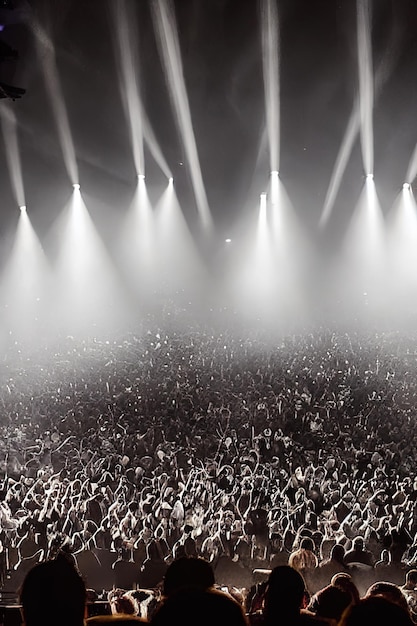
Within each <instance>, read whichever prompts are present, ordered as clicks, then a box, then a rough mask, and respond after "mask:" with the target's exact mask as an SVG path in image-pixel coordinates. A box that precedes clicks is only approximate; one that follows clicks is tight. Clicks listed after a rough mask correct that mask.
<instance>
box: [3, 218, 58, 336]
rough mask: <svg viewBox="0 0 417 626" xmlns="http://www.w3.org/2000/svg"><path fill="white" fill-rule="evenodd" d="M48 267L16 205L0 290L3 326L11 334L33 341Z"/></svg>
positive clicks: (40, 324) (40, 317) (43, 305)
mask: <svg viewBox="0 0 417 626" xmlns="http://www.w3.org/2000/svg"><path fill="white" fill-rule="evenodd" d="M49 278H50V269H49V266H48V263H47V261H46V258H45V254H44V252H43V250H42V247H41V244H40V242H39V239H38V237H37V235H36V233H35V231H34V229H33V226H32V224H31V221H30V219H29V215H28V213H27V211H26V207H25V206H21V207H20V216H19V221H18V225H17V230H16V235H15V239H14V243H13V248H12V251H11V254H10V257H9V260H8V263H7V265H6V267H5V269H4V272H3V275H2V280H1V287H0V292H1V294H2V301H3V303H4V304H5V305H6V309H5V310H6V320H5V323H4V327H5V328H7V329H8V330H10V331H11V333H12V337H13V338H15V339H18V340H24V341H25V342H30V341H31V340H33V341H36V338H37V337H38V333H39V332H40V331H41V329H42V327H43V324H44V313H45V311H46V301H45V296H46V293H47V289H48V286H49Z"/></svg>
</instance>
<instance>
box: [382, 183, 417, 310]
mask: <svg viewBox="0 0 417 626" xmlns="http://www.w3.org/2000/svg"><path fill="white" fill-rule="evenodd" d="M387 231H388V233H387V239H388V248H389V256H388V258H389V269H388V272H387V274H388V281H389V284H390V290H391V293H392V302H393V303H395V308H396V309H397V310H402V311H403V312H405V311H406V312H409V311H413V312H415V311H417V205H416V201H415V198H414V195H413V192H412V189H411V187H410V185H409V184H408V183H404V185H403V188H402V190H401V192H400V194H399V196H398V198H397V200H396V202H395V203H394V206H393V208H392V211H391V212H390V214H389V216H388V218H387Z"/></svg>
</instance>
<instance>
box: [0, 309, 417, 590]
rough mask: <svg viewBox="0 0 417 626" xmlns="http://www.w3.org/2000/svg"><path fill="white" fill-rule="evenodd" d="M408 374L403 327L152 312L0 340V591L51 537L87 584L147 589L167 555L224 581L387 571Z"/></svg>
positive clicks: (408, 413)
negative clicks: (116, 323) (44, 338)
mask: <svg viewBox="0 0 417 626" xmlns="http://www.w3.org/2000/svg"><path fill="white" fill-rule="evenodd" d="M185 326H186V327H185ZM416 374H417V340H416V338H413V337H411V336H410V335H409V334H407V335H404V336H402V335H400V334H399V333H392V334H389V333H379V334H377V333H358V332H350V333H344V332H340V331H339V332H331V331H329V330H327V329H318V330H315V331H314V332H306V333H304V334H297V335H287V336H285V337H284V336H282V337H280V336H275V337H271V336H270V335H269V336H267V335H266V334H265V335H264V334H263V333H262V332H261V331H259V330H258V331H256V332H253V333H246V334H243V333H241V332H239V330H238V329H234V330H233V331H232V330H231V329H230V328H229V329H228V330H225V329H219V328H218V327H217V328H216V329H212V328H210V327H208V326H207V325H204V326H203V325H196V324H191V323H190V324H188V325H183V326H182V327H181V329H180V327H179V326H178V325H176V324H175V321H174V320H172V321H171V322H170V323H169V324H167V323H166V320H165V322H164V324H163V325H162V324H160V325H159V326H155V325H153V324H151V323H149V324H148V327H147V328H145V330H144V329H143V328H142V329H141V330H140V331H139V330H138V331H137V332H136V333H129V334H126V335H125V336H123V337H122V338H117V339H114V338H112V339H108V340H103V339H99V338H95V339H94V338H90V339H88V340H86V339H84V340H78V339H77V338H75V337H71V336H68V337H65V338H62V339H61V341H60V343H59V344H57V343H54V344H53V345H52V344H47V343H45V344H44V345H43V347H42V349H40V348H38V349H37V350H36V351H35V352H31V353H28V352H26V351H24V350H22V349H21V348H20V346H19V344H11V345H10V346H9V348H8V350H7V351H5V352H4V355H3V358H2V361H1V363H0V407H1V409H0V410H1V420H0V424H1V426H0V435H1V436H0V477H1V478H0V480H1V482H0V494H1V498H0V528H1V530H0V577H1V584H2V587H3V589H7V590H12V589H13V588H14V589H17V587H18V585H19V584H20V583H21V581H22V580H23V577H24V575H25V574H26V573H27V571H28V570H29V569H30V567H32V566H33V564H34V563H36V562H39V561H43V560H45V559H47V558H50V557H53V556H54V555H55V554H56V553H57V552H58V551H59V550H62V549H64V550H66V551H67V552H69V553H71V554H73V555H74V557H75V559H76V560H77V563H78V566H79V568H80V569H81V571H83V573H84V574H85V575H86V577H87V581H88V584H89V586H90V587H93V588H95V589H96V590H103V589H109V588H111V587H112V586H114V585H115V586H116V587H123V588H130V587H132V586H139V587H141V588H154V587H156V586H157V585H158V583H159V582H160V581H161V580H162V578H163V576H164V573H165V571H166V568H167V566H168V565H169V563H170V562H171V561H172V560H173V559H174V558H177V557H179V556H184V555H188V556H201V557H204V558H205V559H207V560H208V561H209V562H210V563H211V565H212V567H213V569H214V572H215V575H216V580H217V581H218V582H219V583H221V584H223V585H226V586H230V585H233V586H236V587H246V588H247V587H250V586H251V584H252V583H253V582H254V578H253V574H252V572H253V570H259V571H260V573H259V577H260V579H261V578H262V570H267V571H268V570H270V569H271V568H274V567H275V566H277V565H281V564H286V563H288V562H290V564H291V565H293V566H294V567H296V568H297V569H298V570H300V571H301V572H302V573H303V575H304V576H305V578H306V581H307V584H308V586H309V590H310V592H311V593H314V592H316V591H317V590H318V589H319V588H321V586H322V585H323V584H327V582H328V580H329V579H330V578H331V575H333V574H334V573H336V572H337V571H340V569H342V571H350V569H352V567H353V570H352V571H353V573H354V575H356V577H357V579H358V581H359V583H358V584H359V586H360V585H361V584H363V585H365V584H366V585H367V584H368V583H370V582H371V581H373V580H376V579H378V578H380V577H381V575H382V574H383V579H384V580H388V579H389V580H390V581H392V582H395V583H398V584H399V583H400V582H403V581H404V574H405V572H406V571H407V570H410V569H413V567H414V564H415V559H416V547H417V507H416V496H417V476H416V475H415V473H414V472H415V467H416V449H417V446H416V438H417V434H416V430H415V429H414V424H413V422H414V420H415V410H416V409H415V407H416V406H417V402H416V397H417V376H416ZM306 542H307V544H308V545H307V549H306V547H305V543H306ZM335 547H336V551H335V553H334V548H335ZM352 552H353V554H352ZM297 559H298V560H297ZM352 563H354V564H356V565H354V566H352V565H351V564H352ZM341 564H342V565H343V567H342V565H341ZM326 568H327V569H326ZM355 568H356V569H355ZM335 570H336V571H335ZM361 577H362V578H363V580H365V581H366V582H363V583H362V582H361V580H362V578H361Z"/></svg>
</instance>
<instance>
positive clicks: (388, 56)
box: [319, 24, 417, 228]
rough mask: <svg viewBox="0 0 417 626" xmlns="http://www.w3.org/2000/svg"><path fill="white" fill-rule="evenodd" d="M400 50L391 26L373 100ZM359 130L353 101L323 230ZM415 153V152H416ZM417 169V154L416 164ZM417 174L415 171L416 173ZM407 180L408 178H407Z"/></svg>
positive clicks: (322, 219) (398, 32)
mask: <svg viewBox="0 0 417 626" xmlns="http://www.w3.org/2000/svg"><path fill="white" fill-rule="evenodd" d="M401 50H402V29H401V28H398V26H396V25H395V24H394V25H393V28H392V31H391V33H390V39H389V40H388V41H387V43H386V46H385V53H384V56H383V57H382V59H381V60H380V62H379V64H378V68H377V71H376V72H375V93H374V97H375V99H376V98H377V97H378V96H379V94H380V93H381V91H382V89H383V87H384V85H385V84H386V82H387V81H388V79H389V77H390V76H391V74H392V71H393V69H394V67H395V65H396V63H397V61H398V58H399V55H400V52H401ZM359 128H360V111H359V101H358V100H355V103H354V105H353V109H352V113H351V115H350V118H349V122H348V125H347V127H346V131H345V134H344V137H343V141H342V144H341V146H340V149H339V152H338V155H337V158H336V162H335V165H334V167H333V171H332V175H331V178H330V183H329V187H328V189H327V193H326V198H325V202H324V206H323V211H322V214H321V217H320V222H319V226H320V228H324V227H325V226H326V224H327V222H328V220H329V218H330V215H331V213H332V210H333V207H334V203H335V201H336V197H337V194H338V192H339V188H340V184H341V182H342V178H343V174H344V172H345V169H346V166H347V164H348V161H349V157H350V155H351V153H352V149H353V146H354V144H355V140H356V136H357V134H358V132H359ZM416 152H417V150H416ZM415 166H416V168H417V154H416V163H415ZM416 173H417V171H416ZM407 180H410V177H409V176H407Z"/></svg>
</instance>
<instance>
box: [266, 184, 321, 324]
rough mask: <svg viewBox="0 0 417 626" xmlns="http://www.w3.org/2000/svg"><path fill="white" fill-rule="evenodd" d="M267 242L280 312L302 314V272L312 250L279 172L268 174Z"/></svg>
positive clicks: (309, 260)
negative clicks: (269, 209)
mask: <svg viewBox="0 0 417 626" xmlns="http://www.w3.org/2000/svg"><path fill="white" fill-rule="evenodd" d="M269 194H270V197H271V219H270V229H269V230H270V239H271V246H272V250H273V264H274V266H275V289H276V292H277V294H279V296H280V304H279V307H280V311H281V315H283V316H284V317H287V318H288V317H291V318H292V319H294V316H295V315H297V316H298V318H299V321H300V319H301V318H300V312H301V311H304V310H305V306H304V303H303V298H302V292H303V289H302V272H303V271H304V268H306V267H310V265H311V249H310V245H309V244H308V241H307V237H306V234H305V233H304V232H303V229H302V225H301V223H300V222H299V220H298V218H297V214H296V211H295V209H294V207H293V205H292V202H291V200H290V198H289V196H288V194H287V191H286V189H285V186H284V184H283V182H282V180H281V179H280V178H279V175H278V172H271V177H270V186H269Z"/></svg>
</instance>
